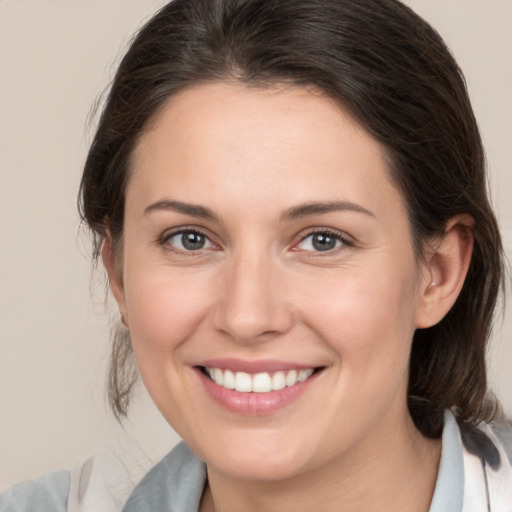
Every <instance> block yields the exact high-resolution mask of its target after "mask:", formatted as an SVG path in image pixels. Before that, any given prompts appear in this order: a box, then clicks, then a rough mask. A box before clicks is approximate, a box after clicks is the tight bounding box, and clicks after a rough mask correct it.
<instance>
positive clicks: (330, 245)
mask: <svg viewBox="0 0 512 512" xmlns="http://www.w3.org/2000/svg"><path fill="white" fill-rule="evenodd" d="M313 247H314V248H315V249H316V250H317V251H329V250H331V249H334V248H335V247H336V239H335V238H334V237H333V236H331V235H328V234H325V233H317V234H316V235H314V236H313Z"/></svg>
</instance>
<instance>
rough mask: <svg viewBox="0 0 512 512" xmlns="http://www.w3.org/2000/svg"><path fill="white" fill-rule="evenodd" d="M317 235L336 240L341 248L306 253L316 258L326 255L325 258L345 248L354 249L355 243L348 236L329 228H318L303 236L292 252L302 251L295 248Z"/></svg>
mask: <svg viewBox="0 0 512 512" xmlns="http://www.w3.org/2000/svg"><path fill="white" fill-rule="evenodd" d="M315 235H327V236H329V237H332V238H334V239H335V240H336V241H339V242H341V244H340V246H338V247H334V248H333V249H328V250H325V251H306V252H311V253H312V254H314V256H315V257H316V256H324V255H325V256H328V255H332V254H333V252H337V251H339V250H342V249H343V247H353V246H354V242H353V241H352V240H351V239H350V238H348V237H347V235H345V234H343V233H341V232H339V231H335V230H332V229H328V228H316V229H313V230H311V231H309V232H308V233H307V234H305V235H304V236H302V237H301V238H300V240H299V241H298V242H297V243H295V244H294V246H293V248H292V250H295V251H299V250H300V249H295V247H296V246H297V245H298V244H300V243H302V242H304V240H307V239H308V238H309V237H313V236H315Z"/></svg>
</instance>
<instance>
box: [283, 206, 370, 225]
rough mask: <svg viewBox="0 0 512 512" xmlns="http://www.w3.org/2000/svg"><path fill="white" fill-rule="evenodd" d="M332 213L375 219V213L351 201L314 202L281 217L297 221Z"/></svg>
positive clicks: (295, 208)
mask: <svg viewBox="0 0 512 512" xmlns="http://www.w3.org/2000/svg"><path fill="white" fill-rule="evenodd" d="M330 212H356V213H363V214H364V215H368V216H370V217H375V214H374V213H372V212H371V211H370V210H367V209H366V208H364V207H363V206H361V205H358V204H355V203H351V202H349V201H330V202H320V203H316V202H312V203H305V204H301V205H298V206H294V207H292V208H289V209H288V210H286V211H285V212H284V213H283V215H281V220H282V221H285V220H297V219H303V218H304V217H311V216H313V215H322V214H324V213H330Z"/></svg>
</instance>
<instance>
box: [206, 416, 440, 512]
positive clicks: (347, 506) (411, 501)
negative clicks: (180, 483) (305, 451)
mask: <svg viewBox="0 0 512 512" xmlns="http://www.w3.org/2000/svg"><path fill="white" fill-rule="evenodd" d="M440 455H441V441H440V440H430V439H427V438H425V437H424V436H422V435H421V434H420V432H419V431H418V430H417V429H416V428H415V427H414V425H413V423H412V420H411V419H410V417H409V416H408V415H407V421H405V422H404V424H402V425H396V423H395V424H393V425H389V426H388V428H385V427H383V426H382V425H380V426H379V429H377V430H376V432H374V433H373V434H372V435H371V436H370V438H366V439H365V441H364V443H361V446H357V447H355V448H353V449H352V450H350V453H343V454H342V455H341V456H340V457H338V458H336V459H333V460H331V461H329V463H328V464H324V465H323V466H321V467H317V468H314V469H313V470H311V471H308V472H305V473H301V474H298V475H295V476H292V477H290V478H288V479H286V480H279V481H264V482H261V481H256V482H255V481H246V480H242V481H240V480H238V479H236V478H232V477H231V476H228V475H225V474H222V473H220V472H218V471H216V470H215V469H214V468H208V481H209V484H208V487H207V488H206V490H205V493H204V496H203V500H202V504H201V508H200V511H201V512H238V511H240V510H244V511H247V512H253V511H258V512H278V511H279V512H282V511H283V510H294V511H295V512H306V511H307V512H309V511H311V510H322V511H325V512H330V511H333V512H334V511H336V512H338V511H339V510H344V511H345V512H355V511H360V510H365V512H374V511H375V512H377V511H379V512H380V511H381V510H382V507H383V504H385V505H386V509H387V510H394V511H397V512H401V511H404V512H405V511H407V512H427V511H428V509H429V506H430V502H431V499H432V495H433V492H434V488H435V482H436V478H437V471H438V466H439V460H440Z"/></svg>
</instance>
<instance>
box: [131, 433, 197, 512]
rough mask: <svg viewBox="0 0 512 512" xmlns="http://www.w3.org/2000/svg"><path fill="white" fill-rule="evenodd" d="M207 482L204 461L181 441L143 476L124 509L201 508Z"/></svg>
mask: <svg viewBox="0 0 512 512" xmlns="http://www.w3.org/2000/svg"><path fill="white" fill-rule="evenodd" d="M205 483H206V466H205V464H204V463H203V462H202V461H201V460H199V459H198V458H197V457H196V456H195V455H194V454H193V453H192V452H191V451H190V449H189V448H188V447H187V445H186V444H185V443H183V442H181V443H179V444H178V445H177V446H176V447H175V448H174V449H173V450H172V451H171V452H170V453H169V454H167V455H166V456H165V457H164V458H163V459H162V460H161V461H160V462H159V463H158V464H157V465H156V466H154V467H153V468H152V469H151V470H150V471H149V472H148V473H147V474H146V475H145V476H144V478H143V479H142V480H141V481H140V483H139V484H138V485H137V487H135V489H134V490H133V492H132V494H131V495H130V497H129V499H128V501H127V502H126V504H125V506H124V508H123V512H149V511H153V510H169V511H172V512H190V511H191V510H198V507H199V503H200V501H201V496H202V494H203V490H204V486H205Z"/></svg>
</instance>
